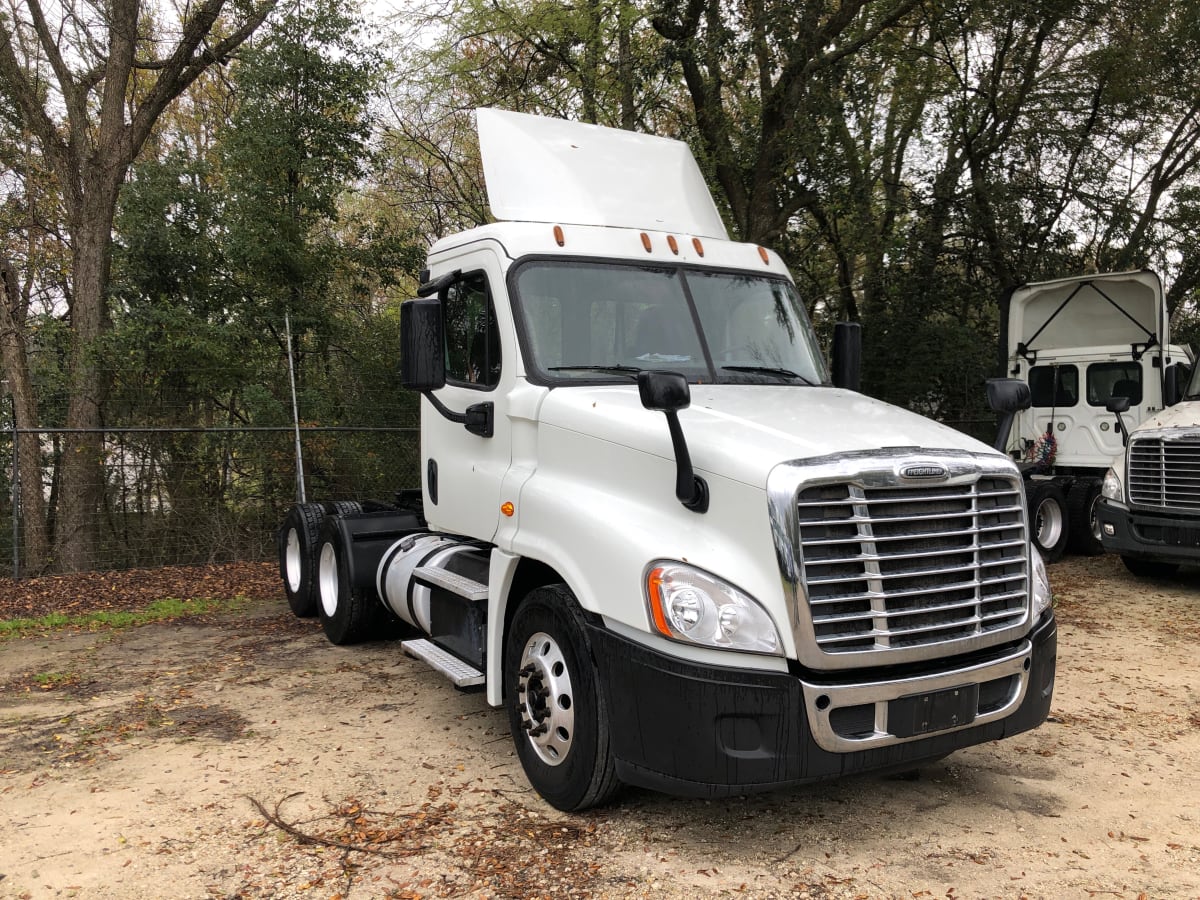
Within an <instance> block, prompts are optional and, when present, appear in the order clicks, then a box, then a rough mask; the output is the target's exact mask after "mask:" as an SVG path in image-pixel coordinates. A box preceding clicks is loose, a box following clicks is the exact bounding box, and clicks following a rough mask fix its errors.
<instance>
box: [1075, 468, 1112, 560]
mask: <svg viewBox="0 0 1200 900" xmlns="http://www.w3.org/2000/svg"><path fill="white" fill-rule="evenodd" d="M1099 505H1100V480H1099V479H1097V478H1080V479H1079V480H1078V481H1076V482H1075V483H1074V484H1073V485H1071V490H1070V491H1068V492H1067V511H1068V512H1069V513H1070V522H1071V536H1070V539H1069V543H1070V545H1071V550H1072V551H1073V552H1075V553H1078V554H1079V555H1080V556H1099V555H1100V554H1101V553H1103V552H1104V544H1103V543H1102V542H1101V539H1100V517H1099V516H1097V515H1096V507H1097V506H1099Z"/></svg>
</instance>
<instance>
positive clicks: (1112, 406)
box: [1104, 397, 1129, 447]
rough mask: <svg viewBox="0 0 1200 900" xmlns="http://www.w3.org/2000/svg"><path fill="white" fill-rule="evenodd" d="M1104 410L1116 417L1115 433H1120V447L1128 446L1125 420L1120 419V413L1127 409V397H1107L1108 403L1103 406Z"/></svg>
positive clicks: (1127, 431)
mask: <svg viewBox="0 0 1200 900" xmlns="http://www.w3.org/2000/svg"><path fill="white" fill-rule="evenodd" d="M1104 408H1105V409H1107V410H1108V411H1109V412H1110V413H1113V414H1114V415H1116V417H1117V431H1119V432H1121V446H1122V447H1128V446H1129V430H1128V429H1127V428H1126V427H1125V420H1124V419H1122V418H1121V413H1123V412H1125V411H1126V410H1128V409H1129V398H1128V397H1109V398H1108V402H1107V403H1105V404H1104Z"/></svg>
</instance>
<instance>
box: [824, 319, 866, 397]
mask: <svg viewBox="0 0 1200 900" xmlns="http://www.w3.org/2000/svg"><path fill="white" fill-rule="evenodd" d="M831 356H832V357H833V386H834V387H840V388H846V390H848V391H857V390H858V387H859V385H860V384H861V383H862V326H861V325H859V324H858V323H857V322H838V323H837V324H836V325H834V326H833V353H832V354H831Z"/></svg>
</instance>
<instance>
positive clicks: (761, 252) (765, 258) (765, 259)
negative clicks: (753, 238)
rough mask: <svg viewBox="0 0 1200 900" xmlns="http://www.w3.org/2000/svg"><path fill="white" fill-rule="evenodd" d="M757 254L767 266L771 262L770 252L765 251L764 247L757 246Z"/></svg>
mask: <svg viewBox="0 0 1200 900" xmlns="http://www.w3.org/2000/svg"><path fill="white" fill-rule="evenodd" d="M758 255H759V258H760V259H762V261H763V262H764V263H766V264H767V265H768V266H769V265H770V264H771V257H770V254H768V253H767V248H766V247H759V248H758Z"/></svg>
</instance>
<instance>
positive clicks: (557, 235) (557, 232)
mask: <svg viewBox="0 0 1200 900" xmlns="http://www.w3.org/2000/svg"><path fill="white" fill-rule="evenodd" d="M566 242H567V239H566V236H565V235H563V230H562V226H561V225H555V226H554V243H556V244H558V246H560V247H561V246H562V245H563V244H565V243H566Z"/></svg>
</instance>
